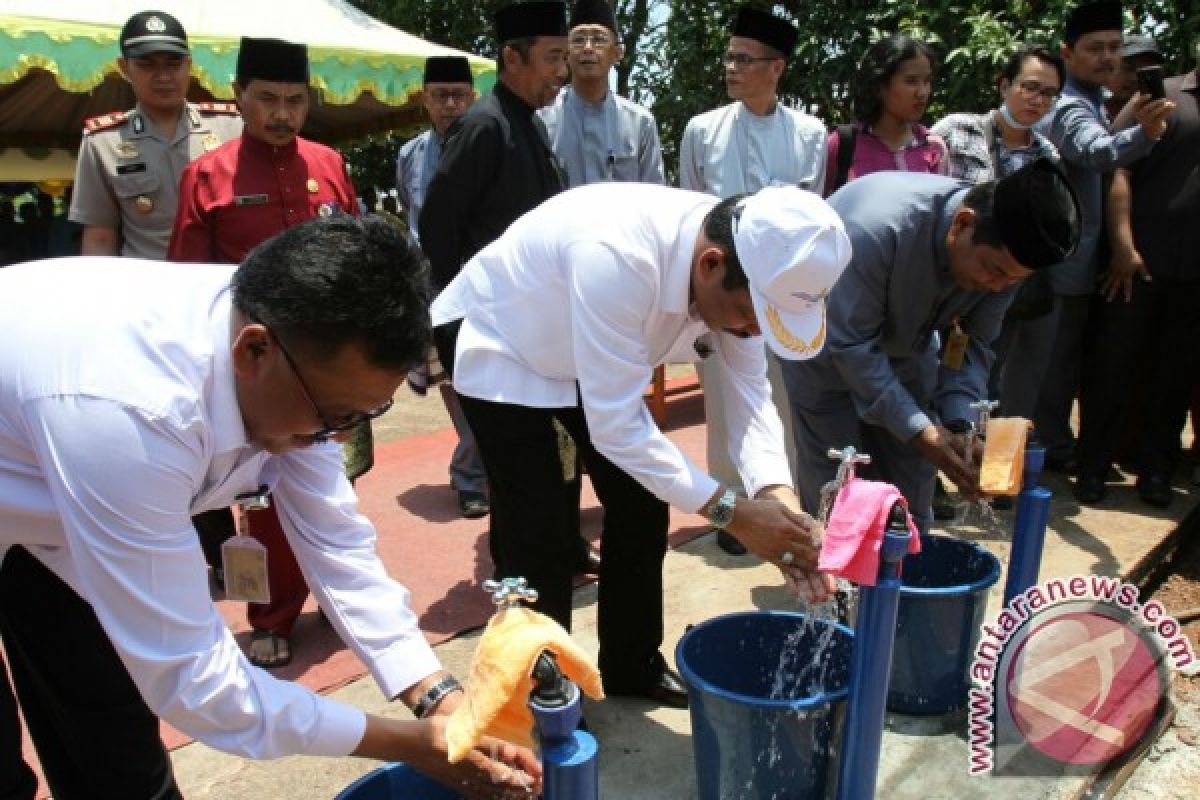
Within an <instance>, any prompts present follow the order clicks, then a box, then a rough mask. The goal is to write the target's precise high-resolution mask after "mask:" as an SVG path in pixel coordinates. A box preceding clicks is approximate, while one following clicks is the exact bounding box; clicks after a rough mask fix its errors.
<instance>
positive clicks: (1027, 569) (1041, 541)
mask: <svg viewBox="0 0 1200 800" xmlns="http://www.w3.org/2000/svg"><path fill="white" fill-rule="evenodd" d="M1045 463H1046V449H1045V448H1044V447H1041V446H1039V445H1036V444H1031V445H1029V446H1027V447H1026V448H1025V473H1024V475H1023V476H1022V480H1021V493H1020V494H1019V495H1017V515H1016V521H1015V522H1014V523H1013V540H1012V553H1011V554H1010V555H1009V558H1008V577H1007V579H1006V580H1005V584H1004V605H1005V606H1007V605H1008V604H1009V603H1010V602H1011V601H1012V599H1013V598H1014V597H1016V596H1017V595H1019V594H1021V592H1023V591H1025V590H1026V589H1028V588H1029V587H1030V586H1033V585H1034V584H1035V583H1037V580H1038V573H1039V572H1040V571H1041V568H1042V550H1043V548H1044V547H1045V545H1046V524H1047V522H1049V520H1050V498H1051V497H1053V494H1052V493H1051V492H1050V490H1049V489H1047V488H1045V487H1044V486H1039V485H1038V480H1039V479H1040V478H1041V476H1042V467H1043V466H1044V465H1045Z"/></svg>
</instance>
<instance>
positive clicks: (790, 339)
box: [767, 303, 825, 354]
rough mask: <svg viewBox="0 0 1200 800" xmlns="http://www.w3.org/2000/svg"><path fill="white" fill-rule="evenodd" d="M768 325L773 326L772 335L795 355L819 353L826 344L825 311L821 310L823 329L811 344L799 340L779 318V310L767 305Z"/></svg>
mask: <svg viewBox="0 0 1200 800" xmlns="http://www.w3.org/2000/svg"><path fill="white" fill-rule="evenodd" d="M767 324H768V325H770V326H771V333H772V335H774V337H775V339H776V341H778V342H779V343H780V344H781V345H783V347H784V348H785V349H787V350H791V351H792V352H793V353H800V354H805V353H817V352H819V351H820V350H821V347H822V346H823V345H824V344H825V309H824V308H822V309H821V327H820V329H819V330H818V331H817V335H816V336H814V337H813V338H812V341H811V342H806V341H804V340H803V339H801V338H799V337H798V336H796V335H795V334H793V333H792V332H791V331H789V330H788V329H787V327H786V326H785V325H784V324H783V320H782V319H781V318H780V316H779V309H777V308H775V306H773V305H771V304H770V303H767Z"/></svg>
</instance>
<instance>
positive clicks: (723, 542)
mask: <svg viewBox="0 0 1200 800" xmlns="http://www.w3.org/2000/svg"><path fill="white" fill-rule="evenodd" d="M717 547H719V548H721V549H722V550H724V551H725V552H726V553H729V555H731V556H744V555H746V553H747V552H749V551H748V550H746V545H744V544H742V543H741V542H739V541H738V540H737V537H736V536H734V535H733V534H732V533H730V532H729V531H723V530H721V529H720V528H718V529H717Z"/></svg>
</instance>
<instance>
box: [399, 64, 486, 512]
mask: <svg viewBox="0 0 1200 800" xmlns="http://www.w3.org/2000/svg"><path fill="white" fill-rule="evenodd" d="M474 102H475V79H474V76H472V74H471V64H470V62H468V61H467V59H466V58H465V57H463V56H430V57H429V58H427V59H425V75H424V83H423V86H422V88H421V104H422V105H423V106H424V107H425V113H426V114H428V115H429V121H430V122H431V123H432V124H433V127H432V128H430V129H429V130H427V131H425V132H424V133H422V134H420V135H418V136H415V137H413V138H412V139H410V140H409V141H407V142H405V144H404V146H403V147H401V148H400V155H399V156H398V157H397V158H396V192H397V194H398V195H399V197H400V202H401V204H402V205H403V206H404V213H405V216H406V217H407V219H408V224H409V227H410V228H412V231H413V234H414V235H417V234H418V230H417V227H418V226H417V220H418V219H419V218H420V216H421V208H422V207H423V206H424V204H425V193H426V192H427V191H428V190H429V183H430V181H432V180H433V174H434V172H435V171H436V170H437V167H438V162H439V161H440V160H441V157H442V145H443V142H444V140H445V137H446V132H447V131H448V130H449V129H450V126H451V125H452V124H454V122H455V121H456V120H457V119H458V118H459V117H461V116H462V115H463V114H465V113H466V111H467V109H469V108H470V107H471V104H472V103H474ZM428 383H429V370H428V367H426V366H421V367H419V378H414V379H413V380H411V381H409V385H410V386H414V387H416V388H415V391H418V392H424V391H425V389H426V388H427V386H428ZM438 388H439V390H440V391H441V395H442V401H443V402H444V403H445V404H446V411H447V413H449V415H450V421H451V422H452V423H453V425H454V432H455V433H456V434H458V443H457V444H456V445H455V446H454V454H453V455H452V456H451V457H450V485H451V487H452V488H453V489H454V491H455V493H457V495H458V510H459V513H461V514H462V515H463V517H464V518H465V519H479V518H480V517H484V516H487V513H488V499H487V473H486V472H485V471H484V469H483V462H482V461H480V460H479V449H478V448H477V447H476V446H475V437H474V436H473V435H472V434H471V429H470V427H468V426H467V420H466V418H464V417H463V413H462V408H460V407H459V405H458V398H457V397H456V396H455V394H454V389H453V387H451V386H449V385H448V384H446V383H443V384H441V385H440V386H439V387H438Z"/></svg>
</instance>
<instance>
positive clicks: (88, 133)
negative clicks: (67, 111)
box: [68, 103, 242, 260]
mask: <svg viewBox="0 0 1200 800" xmlns="http://www.w3.org/2000/svg"><path fill="white" fill-rule="evenodd" d="M241 135H242V118H241V117H240V116H239V115H238V113H237V107H236V106H234V105H233V104H231V103H199V104H193V103H188V104H187V107H186V108H185V110H184V113H183V114H181V115H180V116H179V122H178V124H177V125H176V126H175V130H174V131H171V132H170V133H169V134H164V133H163V132H161V131H159V130H158V128H157V127H155V125H154V123H153V122H151V121H150V119H149V117H147V116H145V115H144V114H143V113H142V111H141V109H140V108H135V109H133V110H132V111H126V112H118V113H115V114H105V115H103V116H101V117H94V118H93V119H90V120H88V122H87V127H86V128H85V129H84V135H83V141H82V142H81V143H80V145H79V161H78V163H77V164H76V166H75V191H74V195H73V196H72V198H71V209H70V211H69V212H68V216H69V217H70V219H72V220H74V221H75V222H78V223H81V224H83V225H95V226H98V227H101V228H111V229H112V230H115V231H119V233H120V239H121V246H120V254H121V255H123V256H132V257H135V258H152V259H156V260H161V259H164V258H166V257H167V244H168V243H169V242H170V241H171V226H172V225H173V224H174V222H175V210H176V207H177V206H178V205H179V179H180V176H181V175H182V174H183V169H184V167H186V166H187V165H188V164H190V163H191V162H192V161H193V160H194V159H196V158H198V157H199V156H200V155H202V154H203V153H206V152H208V151H209V150H215V149H216V148H218V147H220V146H221V145H222V144H224V143H225V142H227V141H229V140H231V139H236V138H237V137H239V136H241Z"/></svg>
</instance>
